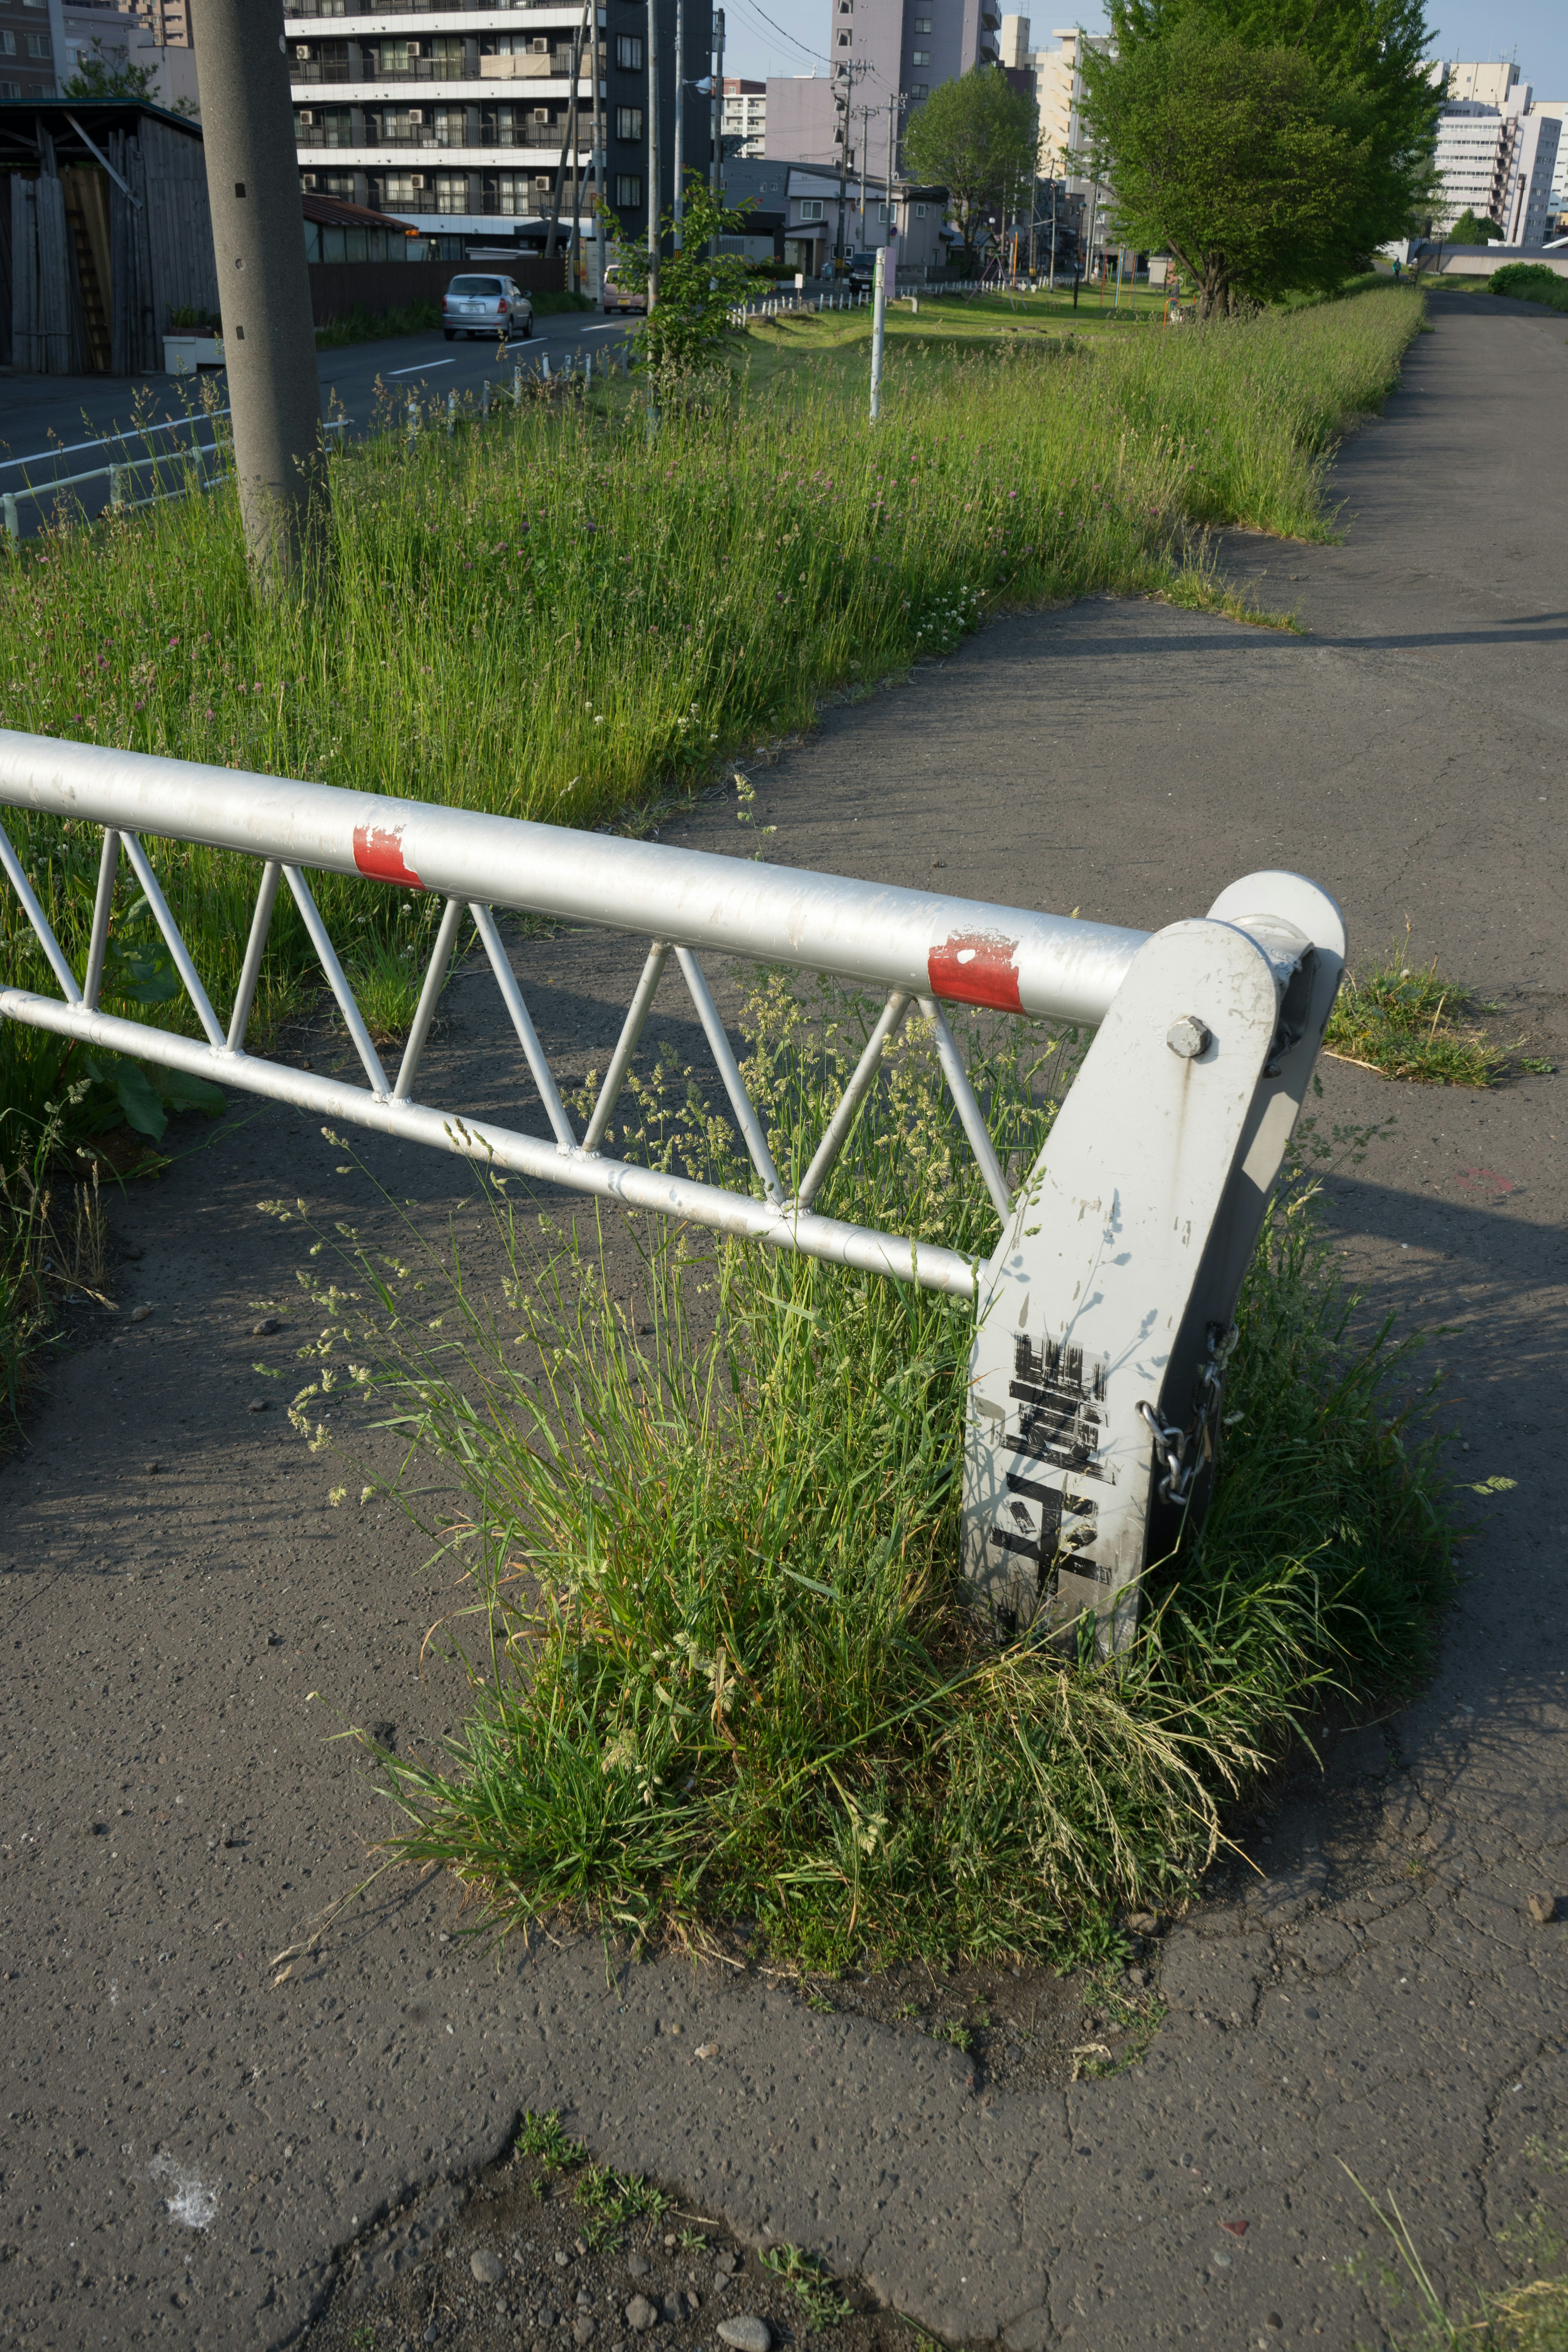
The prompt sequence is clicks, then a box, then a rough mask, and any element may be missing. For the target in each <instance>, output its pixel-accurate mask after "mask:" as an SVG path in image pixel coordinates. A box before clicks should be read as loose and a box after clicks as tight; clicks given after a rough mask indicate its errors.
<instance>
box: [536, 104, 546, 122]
mask: <svg viewBox="0 0 1568 2352" xmlns="http://www.w3.org/2000/svg"><path fill="white" fill-rule="evenodd" d="M533 119H534V121H535V122H548V121H549V120H550V109H549V108H548V107H547V106H536V107H535V108H534V110H533Z"/></svg>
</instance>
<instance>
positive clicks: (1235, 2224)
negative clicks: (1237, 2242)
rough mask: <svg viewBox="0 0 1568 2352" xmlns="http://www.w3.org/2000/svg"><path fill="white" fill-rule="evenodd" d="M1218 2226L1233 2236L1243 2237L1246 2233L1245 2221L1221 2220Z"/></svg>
mask: <svg viewBox="0 0 1568 2352" xmlns="http://www.w3.org/2000/svg"><path fill="white" fill-rule="evenodd" d="M1219 2226H1220V2228H1221V2229H1222V2230H1228V2231H1230V2234H1231V2236H1232V2237H1233V2238H1245V2237H1246V2235H1247V2224H1246V2222H1245V2221H1222V2222H1221V2223H1220V2225H1219Z"/></svg>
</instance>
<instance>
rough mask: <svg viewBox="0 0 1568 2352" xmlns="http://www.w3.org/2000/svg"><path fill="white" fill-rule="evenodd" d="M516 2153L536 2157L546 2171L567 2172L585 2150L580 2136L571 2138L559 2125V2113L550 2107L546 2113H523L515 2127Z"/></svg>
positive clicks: (579, 2159)
mask: <svg viewBox="0 0 1568 2352" xmlns="http://www.w3.org/2000/svg"><path fill="white" fill-rule="evenodd" d="M515 2153H516V2154H517V2155H519V2156H531V2157H534V2158H537V2160H538V2162H539V2165H540V2167H541V2168H542V2170H543V2171H545V2172H568V2171H570V2170H571V2169H572V2168H573V2166H574V2165H578V2164H582V2163H583V2162H584V2160H585V2158H586V2157H587V2154H588V2151H587V2149H586V2148H585V2147H584V2145H583V2143H582V2141H581V2140H580V2139H570V2138H568V2137H567V2135H566V2133H565V2132H564V2131H563V2129H562V2127H561V2116H560V2112H559V2110H558V2109H557V2108H554V2107H552V2109H551V2110H550V2113H549V2114H548V2115H547V2116H536V2115H534V2114H533V2113H532V2112H531V2111H530V2112H528V2113H525V2114H524V2116H523V2118H522V2122H521V2125H520V2126H519V2127H518V2135H517V2140H516V2144H515Z"/></svg>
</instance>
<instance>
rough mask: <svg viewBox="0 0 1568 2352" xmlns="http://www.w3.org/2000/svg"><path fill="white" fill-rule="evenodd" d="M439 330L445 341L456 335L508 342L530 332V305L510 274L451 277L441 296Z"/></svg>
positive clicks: (531, 308)
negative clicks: (504, 275) (493, 276)
mask: <svg viewBox="0 0 1568 2352" xmlns="http://www.w3.org/2000/svg"><path fill="white" fill-rule="evenodd" d="M441 331H442V333H443V334H444V335H445V336H446V338H447V341H448V342H451V341H453V339H454V338H455V337H456V336H458V335H485V336H488V337H489V338H491V339H492V340H493V341H498V342H502V343H506V342H510V341H511V338H512V337H513V335H521V336H524V337H526V336H529V335H531V334H532V332H533V305H532V303H531V301H530V300H529V299H528V297H527V295H526V294H525V293H524V292H523V290H522V289H521V286H519V285H518V284H517V283H516V281H515V280H514V279H513V278H453V280H452V282H451V284H450V285H449V286H448V287H447V291H446V292H445V294H443V295H442V297H441Z"/></svg>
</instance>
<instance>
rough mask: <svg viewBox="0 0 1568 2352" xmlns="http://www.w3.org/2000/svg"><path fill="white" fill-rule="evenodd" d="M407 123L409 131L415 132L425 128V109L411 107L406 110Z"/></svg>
mask: <svg viewBox="0 0 1568 2352" xmlns="http://www.w3.org/2000/svg"><path fill="white" fill-rule="evenodd" d="M408 121H409V126H410V128H411V129H413V130H416V131H420V130H423V129H424V127H425V109H424V108H423V107H422V106H411V107H410V108H409V110H408Z"/></svg>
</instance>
